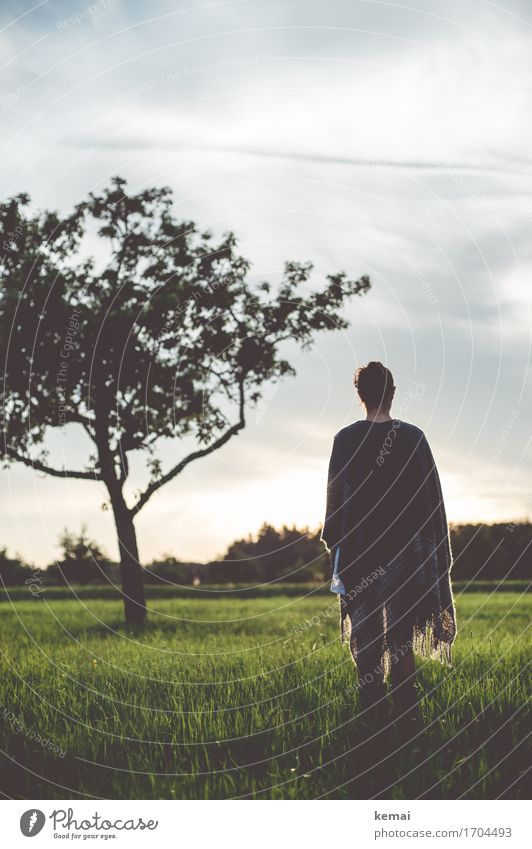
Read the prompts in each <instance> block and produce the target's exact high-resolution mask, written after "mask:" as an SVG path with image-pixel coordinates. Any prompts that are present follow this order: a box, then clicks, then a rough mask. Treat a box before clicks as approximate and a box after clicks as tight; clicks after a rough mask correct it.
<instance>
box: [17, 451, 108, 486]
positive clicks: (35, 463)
mask: <svg viewBox="0 0 532 849" xmlns="http://www.w3.org/2000/svg"><path fill="white" fill-rule="evenodd" d="M6 453H7V455H8V456H9V457H10V458H11V459H12V460H17V461H18V462H19V463H24V465H25V466H30V467H31V468H32V469H35V470H36V471H37V472H45V473H46V474H47V475H53V476H54V477H56V478H78V479H80V480H86V481H101V480H103V478H102V476H101V475H100V474H99V473H98V472H96V471H94V472H78V471H74V470H72V469H53V468H52V467H51V466H47V465H46V464H45V463H42V462H41V460H37V459H35V460H32V459H31V457H25V456H24V455H23V454H19V453H18V452H17V451H13V450H12V449H8V450H7V452H6Z"/></svg>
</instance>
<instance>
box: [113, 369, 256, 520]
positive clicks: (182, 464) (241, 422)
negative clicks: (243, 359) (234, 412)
mask: <svg viewBox="0 0 532 849" xmlns="http://www.w3.org/2000/svg"><path fill="white" fill-rule="evenodd" d="M238 386H239V396H240V400H239V405H238V410H239V417H238V421H237V422H236V423H235V424H234V425H231V427H230V428H228V429H227V430H226V431H225V433H223V434H222V435H221V436H220V437H219V438H218V439H215V440H214V442H211V444H210V445H207V446H206V447H205V448H200V449H198V450H197V451H192V453H191V454H188V455H187V456H186V457H183V459H182V460H180V461H179V463H178V464H177V465H176V466H174V467H173V469H170V471H169V472H167V473H166V474H165V475H163V476H162V477H160V478H159V479H158V480H156V481H153V483H151V484H150V485H149V486H148V487H147V488H146V489H145V490H144V492H143V493H142V494H141V495H140V497H139V499H138V500H137V502H136V503H135V504H134V505H133V507H131V509H130V513H131V515H132V516H135V515H136V514H137V513H138V512H139V510H141V509H142V508H143V507H144V505H145V504H146V502H147V501H149V499H150V498H151V497H152V495H153V494H154V492H157V490H158V489H160V488H161V487H162V486H164V484H165V483H168V481H171V480H172V479H173V478H175V477H176V476H177V475H178V474H180V473H181V472H182V471H183V469H185V468H186V467H187V466H188V464H189V463H192V461H193V460H199V459H200V458H201V457H206V456H207V455H208V454H212V452H213V451H216V450H217V449H218V448H221V447H222V445H225V443H226V442H229V440H230V439H231V437H232V436H235V434H237V433H238V431H239V430H242V429H243V428H244V427H245V426H246V420H245V415H244V408H245V397H244V379H243V378H241V379H240V380H239V382H238Z"/></svg>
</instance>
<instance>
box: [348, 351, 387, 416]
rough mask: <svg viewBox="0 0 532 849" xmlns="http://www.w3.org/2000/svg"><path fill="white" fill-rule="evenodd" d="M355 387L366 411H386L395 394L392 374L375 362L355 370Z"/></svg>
mask: <svg viewBox="0 0 532 849" xmlns="http://www.w3.org/2000/svg"><path fill="white" fill-rule="evenodd" d="M355 386H356V389H357V391H358V394H359V396H360V400H361V401H362V402H363V403H364V404H365V405H366V407H367V409H368V410H377V409H379V408H384V409H386V408H388V407H389V406H390V405H391V403H392V398H393V395H394V392H395V385H394V382H393V376H392V373H391V371H390V369H387V368H386V367H385V366H383V364H382V363H380V362H378V361H377V360H372V361H371V362H370V363H368V364H367V366H360V368H357V370H356V371H355Z"/></svg>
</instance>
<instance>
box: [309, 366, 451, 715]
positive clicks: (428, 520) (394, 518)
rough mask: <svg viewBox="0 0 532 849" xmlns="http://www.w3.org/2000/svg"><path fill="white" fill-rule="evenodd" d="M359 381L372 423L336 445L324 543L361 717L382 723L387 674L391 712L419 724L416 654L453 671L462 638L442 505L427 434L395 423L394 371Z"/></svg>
mask: <svg viewBox="0 0 532 849" xmlns="http://www.w3.org/2000/svg"><path fill="white" fill-rule="evenodd" d="M354 382H355V387H356V389H357V390H358V394H359V396H360V400H361V402H362V404H363V405H364V406H365V408H366V418H365V419H363V420H360V421H356V422H353V424H350V425H348V426H347V427H344V428H342V430H340V431H339V432H338V433H337V434H336V436H335V437H334V442H333V448H332V454H331V458H330V462H329V474H328V484H327V508H326V515H325V522H324V525H323V530H322V534H321V539H322V540H323V542H324V543H325V545H326V547H327V549H328V550H329V552H330V555H331V570H332V583H331V591H332V592H335V593H338V595H339V596H340V609H341V629H342V641H343V640H344V638H345V636H346V632H347V630H348V626H349V628H350V641H349V643H350V649H351V653H352V656H353V660H354V661H355V664H356V666H357V670H358V682H359V696H360V706H361V709H362V711H363V712H366V711H367V712H369V715H371V716H373V715H374V714H375V712H376V713H377V715H381V716H382V715H384V714H385V712H386V680H387V678H388V676H389V675H390V677H391V691H392V697H393V703H394V708H395V713H396V714H397V716H398V717H402V718H403V720H405V721H406V722H407V723H410V722H411V721H412V722H416V721H417V720H418V719H419V710H418V703H417V695H416V687H415V675H416V673H415V664H414V652H416V653H418V654H420V655H422V656H425V657H433V658H437V659H439V660H441V661H442V662H443V663H446V664H448V665H450V664H451V646H452V643H453V641H454V638H455V636H456V615H455V608H454V602H453V596H452V590H451V581H450V571H451V566H452V552H451V546H450V541H449V529H448V525H447V519H446V514H445V507H444V503H443V496H442V491H441V486H440V480H439V475H438V471H437V468H436V464H435V462H434V457H433V456H432V452H431V449H430V447H429V444H428V442H427V439H426V437H425V435H424V433H423V431H422V430H420V428H418V427H416V426H415V425H413V424H409V423H407V422H404V421H402V420H399V419H394V418H392V416H391V413H390V410H391V405H392V401H393V397H394V394H395V385H394V380H393V377H392V374H391V372H390V371H389V370H388V369H387V368H385V367H384V366H383V364H382V363H380V362H370V363H368V365H367V366H364V367H361V368H358V369H357V370H356V372H355V378H354ZM366 716H368V713H366Z"/></svg>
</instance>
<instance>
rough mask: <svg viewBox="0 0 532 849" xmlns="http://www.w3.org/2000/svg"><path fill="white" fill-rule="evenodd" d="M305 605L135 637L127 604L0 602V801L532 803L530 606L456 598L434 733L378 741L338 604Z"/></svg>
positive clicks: (188, 614) (248, 609)
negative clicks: (126, 620) (531, 776)
mask: <svg viewBox="0 0 532 849" xmlns="http://www.w3.org/2000/svg"><path fill="white" fill-rule="evenodd" d="M302 592H303V593H304V592H305V588H304V587H303V588H299V593H300V594H299V596H297V595H292V594H289V593H287V594H283V593H282V592H279V593H276V594H274V595H271V596H270V597H267V596H264V597H261V596H259V597H255V598H242V599H239V598H235V597H224V596H223V595H222V596H221V597H218V598H216V599H213V598H205V599H203V600H202V599H201V598H198V596H197V594H196V596H195V597H194V598H193V599H187V598H169V597H167V598H162V599H161V598H155V599H152V600H151V602H150V608H151V610H150V620H149V624H148V626H147V628H146V629H145V631H144V632H141V633H137V632H135V631H132V630H128V629H127V628H126V627H125V626H124V625H123V624H122V608H121V604H120V602H119V601H118V600H110V599H103V600H102V599H98V598H91V597H86V596H85V597H82V598H81V599H80V600H79V601H77V600H73V599H72V598H70V599H68V600H59V599H50V600H47V597H46V593H43V595H42V597H41V598H40V599H38V600H36V599H28V598H27V594H26V600H22V591H21V593H20V594H19V595H18V598H17V600H16V601H14V602H13V601H12V600H11V601H10V600H4V601H3V602H2V604H0V613H1V620H0V623H1V624H0V631H1V648H2V654H3V661H2V665H3V669H2V677H1V680H0V702H1V704H0V728H1V731H2V746H1V748H2V750H3V752H4V755H3V758H4V764H3V768H2V770H1V775H2V779H1V781H2V785H1V790H2V792H3V793H4V794H5V795H6V796H8V797H15V798H36V799H37V798H70V797H71V798H83V797H100V798H229V797H257V798H283V799H291V798H297V799H301V798H305V799H308V798H317V797H324V798H371V797H373V796H375V795H378V794H380V795H381V796H382V797H386V798H394V799H409V798H417V797H422V798H453V799H454V798H461V797H463V798H495V797H499V796H502V797H506V798H521V797H524V796H525V786H526V777H527V776H526V769H527V766H528V763H529V757H528V756H527V751H526V746H527V730H528V728H529V726H530V713H529V706H530V703H529V700H528V699H529V693H530V690H529V681H530V677H529V663H530V639H529V630H528V629H529V626H530V614H531V609H532V599H531V597H530V596H526V595H522V594H520V593H519V592H497V593H491V594H490V593H479V592H477V593H471V594H462V595H460V596H459V597H458V602H457V606H458V617H459V619H458V622H459V637H458V639H457V641H456V644H455V649H454V665H453V668H452V669H447V668H444V667H443V666H441V665H439V664H438V663H436V662H433V661H423V662H420V663H419V664H418V680H419V686H420V691H421V693H422V695H423V700H422V712H423V721H424V727H423V729H422V731H421V732H420V734H419V736H418V737H417V738H415V739H413V740H406V739H404V738H403V737H402V735H401V731H400V729H399V728H398V727H397V726H396V725H395V724H389V725H388V727H386V728H384V729H383V730H380V731H378V732H377V733H375V732H374V731H372V730H370V731H369V732H368V730H367V728H366V727H365V725H364V723H363V722H362V721H361V719H360V717H359V715H358V705H357V695H356V688H355V686H354V685H355V682H356V672H355V668H354V666H353V663H352V661H351V659H350V655H349V652H348V650H347V649H346V648H345V647H344V648H342V647H341V646H340V642H339V628H338V616H337V611H336V606H335V604H336V602H335V599H334V598H333V597H332V596H331V595H329V596H327V595H323V594H313V595H301V593H302ZM89 596H90V594H89ZM36 734H40V735H41V737H43V738H45V744H44V745H43V743H42V742H39V741H38V740H37V739H36V737H35V735H36ZM368 735H369V738H368ZM54 745H55V746H56V747H57V748H59V750H60V751H59V752H57V751H56V752H54V751H53V748H51V746H54Z"/></svg>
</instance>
